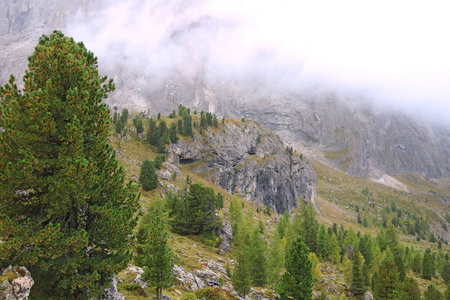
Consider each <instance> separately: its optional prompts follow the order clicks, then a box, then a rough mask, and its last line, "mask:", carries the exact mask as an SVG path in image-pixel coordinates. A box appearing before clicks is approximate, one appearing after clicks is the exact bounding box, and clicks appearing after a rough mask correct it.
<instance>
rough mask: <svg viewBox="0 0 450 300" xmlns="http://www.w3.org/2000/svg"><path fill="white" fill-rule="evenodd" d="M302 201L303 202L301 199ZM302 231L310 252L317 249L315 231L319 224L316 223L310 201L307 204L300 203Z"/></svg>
mask: <svg viewBox="0 0 450 300" xmlns="http://www.w3.org/2000/svg"><path fill="white" fill-rule="evenodd" d="M302 203H304V202H303V201H302ZM302 206H303V208H302V232H303V239H304V241H305V244H306V246H308V248H309V250H310V251H311V252H316V250H317V231H318V229H319V224H318V223H317V221H316V219H315V216H316V212H315V211H314V208H313V206H312V203H311V202H310V203H309V204H308V205H306V206H304V205H302Z"/></svg>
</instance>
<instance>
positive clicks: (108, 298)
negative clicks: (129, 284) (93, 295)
mask: <svg viewBox="0 0 450 300" xmlns="http://www.w3.org/2000/svg"><path fill="white" fill-rule="evenodd" d="M100 299H101V300H125V296H124V294H122V293H119V291H118V290H117V280H116V274H114V273H113V275H112V277H111V284H110V286H109V288H108V289H106V290H105V291H104V292H103V295H102V296H101V297H100Z"/></svg>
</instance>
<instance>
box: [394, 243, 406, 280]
mask: <svg viewBox="0 0 450 300" xmlns="http://www.w3.org/2000/svg"><path fill="white" fill-rule="evenodd" d="M403 258H404V251H403V249H397V251H396V252H395V254H394V262H395V266H396V267H397V270H398V279H399V280H400V281H401V282H404V281H405V279H406V266H405V261H404V260H403Z"/></svg>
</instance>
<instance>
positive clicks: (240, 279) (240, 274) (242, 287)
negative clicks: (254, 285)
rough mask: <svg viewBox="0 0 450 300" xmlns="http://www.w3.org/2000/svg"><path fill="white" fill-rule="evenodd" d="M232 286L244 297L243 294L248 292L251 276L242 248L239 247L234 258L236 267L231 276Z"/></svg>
mask: <svg viewBox="0 0 450 300" xmlns="http://www.w3.org/2000/svg"><path fill="white" fill-rule="evenodd" d="M232 282H233V287H234V289H235V290H236V292H238V294H240V295H242V296H243V298H244V299H245V295H247V294H248V293H250V288H251V277H250V269H249V265H248V261H247V255H246V253H245V251H244V248H241V249H240V250H239V252H238V255H237V258H236V267H235V269H234V274H233V277H232Z"/></svg>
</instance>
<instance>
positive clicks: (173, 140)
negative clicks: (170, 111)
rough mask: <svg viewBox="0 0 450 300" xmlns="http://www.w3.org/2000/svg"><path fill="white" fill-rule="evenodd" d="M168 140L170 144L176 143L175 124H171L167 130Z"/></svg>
mask: <svg viewBox="0 0 450 300" xmlns="http://www.w3.org/2000/svg"><path fill="white" fill-rule="evenodd" d="M169 138H170V142H171V143H176V142H177V141H178V136H177V124H175V122H173V123H172V124H170V128H169Z"/></svg>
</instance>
